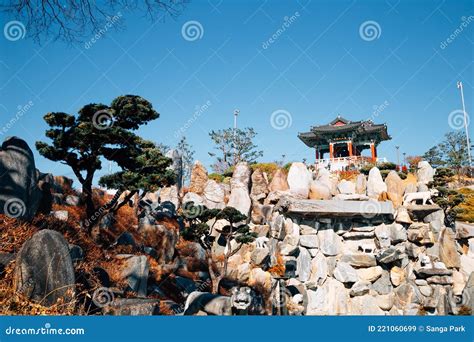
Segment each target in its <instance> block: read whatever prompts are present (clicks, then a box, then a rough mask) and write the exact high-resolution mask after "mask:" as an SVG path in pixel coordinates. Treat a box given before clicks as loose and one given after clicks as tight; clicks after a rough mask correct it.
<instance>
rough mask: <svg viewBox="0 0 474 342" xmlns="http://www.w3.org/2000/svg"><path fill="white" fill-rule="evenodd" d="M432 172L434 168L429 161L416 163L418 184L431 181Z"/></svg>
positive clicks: (433, 172)
mask: <svg viewBox="0 0 474 342" xmlns="http://www.w3.org/2000/svg"><path fill="white" fill-rule="evenodd" d="M434 174H435V170H434V169H433V168H432V167H431V165H430V163H428V162H427V161H425V160H423V161H420V162H419V163H418V170H417V171H416V177H417V178H418V184H428V183H429V182H432V181H433V176H434Z"/></svg>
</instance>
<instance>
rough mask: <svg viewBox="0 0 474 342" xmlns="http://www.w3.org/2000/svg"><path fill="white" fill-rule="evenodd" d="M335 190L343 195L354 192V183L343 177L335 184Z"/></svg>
mask: <svg viewBox="0 0 474 342" xmlns="http://www.w3.org/2000/svg"><path fill="white" fill-rule="evenodd" d="M337 190H338V191H339V193H340V194H345V195H353V194H355V193H356V187H355V184H354V183H352V182H350V181H348V180H345V179H343V180H342V181H340V182H339V184H338V185H337Z"/></svg>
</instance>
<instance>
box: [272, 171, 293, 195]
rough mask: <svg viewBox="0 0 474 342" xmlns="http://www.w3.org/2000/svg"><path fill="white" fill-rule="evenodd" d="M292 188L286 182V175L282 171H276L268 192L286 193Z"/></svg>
mask: <svg viewBox="0 0 474 342" xmlns="http://www.w3.org/2000/svg"><path fill="white" fill-rule="evenodd" d="M289 188H290V187H289V185H288V181H287V180H286V174H285V172H284V171H283V170H282V169H278V170H276V172H275V174H274V175H273V178H272V181H271V182H270V185H269V186H268V190H270V191H286V190H288V189H289Z"/></svg>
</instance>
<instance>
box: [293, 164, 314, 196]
mask: <svg viewBox="0 0 474 342" xmlns="http://www.w3.org/2000/svg"><path fill="white" fill-rule="evenodd" d="M311 180H312V175H311V172H309V171H308V169H307V167H306V165H305V164H303V163H293V164H291V167H290V171H289V172H288V184H289V186H290V191H291V192H292V193H294V194H296V195H297V196H299V197H302V198H308V195H309V189H310V184H311Z"/></svg>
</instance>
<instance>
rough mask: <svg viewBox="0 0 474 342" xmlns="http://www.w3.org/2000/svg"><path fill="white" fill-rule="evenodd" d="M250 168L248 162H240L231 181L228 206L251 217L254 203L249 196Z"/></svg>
mask: <svg viewBox="0 0 474 342" xmlns="http://www.w3.org/2000/svg"><path fill="white" fill-rule="evenodd" d="M249 183H250V167H249V165H248V164H247V163H246V162H239V163H238V164H237V165H236V166H235V169H234V173H233V175H232V179H231V180H230V197H229V201H228V202H227V206H229V207H233V208H235V209H237V210H239V211H240V212H241V213H242V214H244V215H249V213H250V207H251V206H252V201H251V199H250V195H249Z"/></svg>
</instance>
